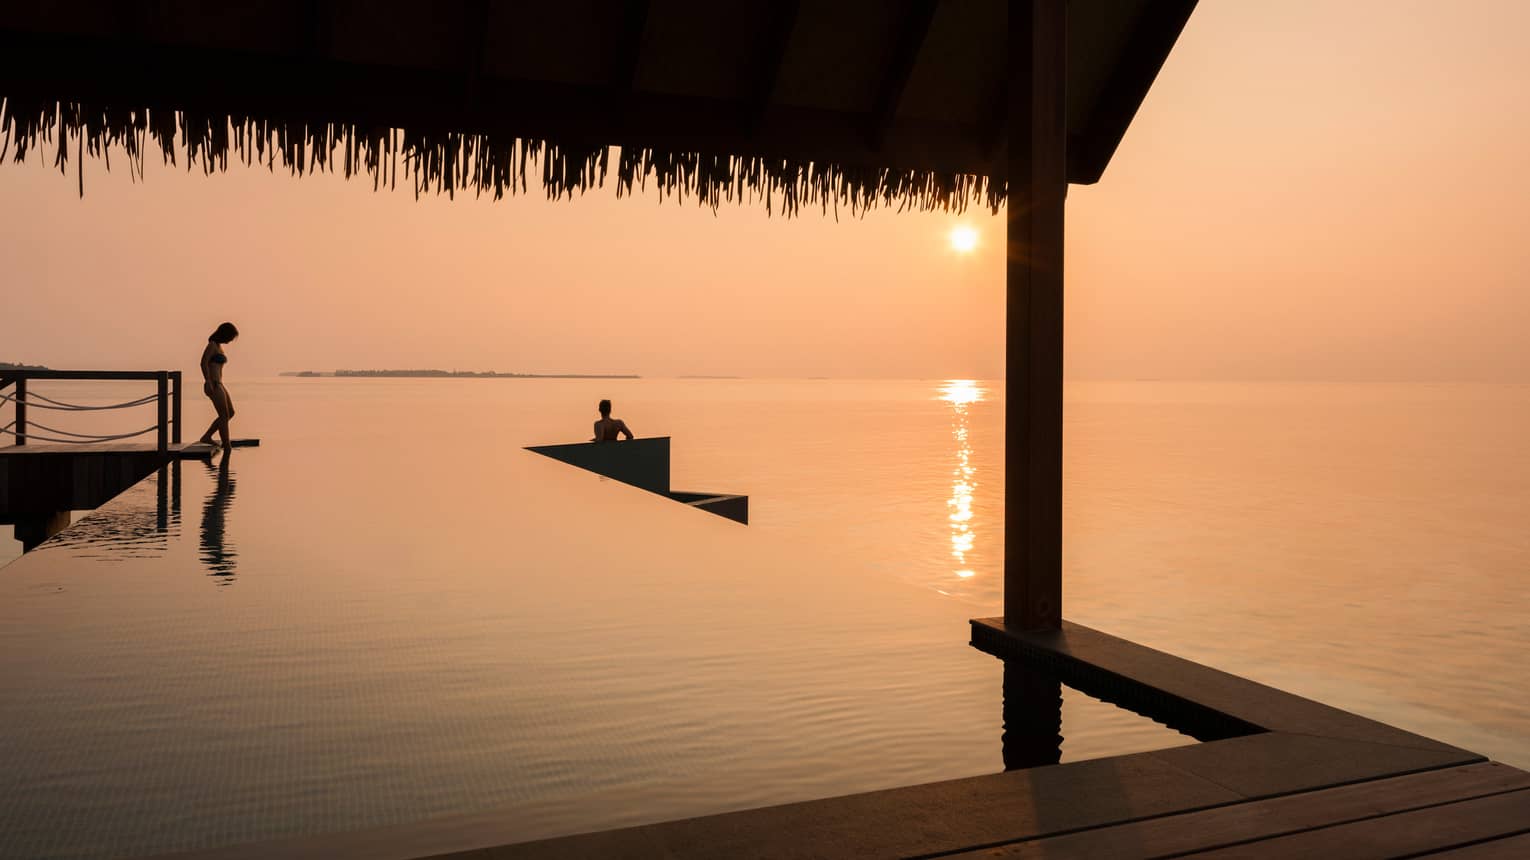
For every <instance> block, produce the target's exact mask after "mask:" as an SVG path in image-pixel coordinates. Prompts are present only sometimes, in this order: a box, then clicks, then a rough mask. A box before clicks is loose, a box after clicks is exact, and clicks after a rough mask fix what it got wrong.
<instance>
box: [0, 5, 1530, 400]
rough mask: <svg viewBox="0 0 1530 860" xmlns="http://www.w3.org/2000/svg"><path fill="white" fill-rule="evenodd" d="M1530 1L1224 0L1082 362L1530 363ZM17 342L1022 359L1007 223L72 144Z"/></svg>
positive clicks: (1512, 371) (1218, 367)
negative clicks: (973, 235) (1010, 296)
mask: <svg viewBox="0 0 1530 860" xmlns="http://www.w3.org/2000/svg"><path fill="white" fill-rule="evenodd" d="M1526 32H1530V4H1527V3H1521V2H1517V0H1505V1H1504V2H1492V0H1476V2H1462V3H1459V4H1451V5H1448V6H1447V5H1442V4H1439V3H1437V2H1422V0H1407V2H1397V0H1342V2H1319V0H1301V2H1296V0H1282V2H1280V3H1263V2H1261V3H1250V2H1241V0H1204V2H1202V3H1201V5H1200V8H1199V9H1198V10H1197V11H1196V13H1195V15H1194V16H1193V17H1192V18H1191V21H1190V24H1189V26H1188V28H1187V29H1186V32H1185V34H1184V36H1183V37H1182V38H1181V40H1180V43H1179V45H1178V47H1177V48H1176V50H1175V53H1174V54H1173V56H1171V57H1170V59H1169V62H1168V64H1167V66H1166V67H1165V69H1164V71H1163V73H1162V74H1161V76H1160V77H1159V80H1158V83H1157V85H1156V86H1155V88H1154V90H1153V92H1152V93H1151V94H1150V95H1149V97H1148V100H1147V102H1146V104H1145V105H1144V107H1143V110H1142V112H1141V113H1139V115H1138V117H1137V121H1136V123H1135V124H1134V125H1133V127H1132V129H1131V130H1130V131H1129V132H1128V133H1127V137H1126V140H1125V142H1124V143H1123V145H1122V147H1121V149H1120V151H1119V152H1118V153H1117V155H1116V158H1115V160H1114V161H1113V162H1112V164H1111V166H1110V168H1109V169H1108V170H1107V171H1106V173H1105V177H1104V180H1103V181H1102V182H1101V183H1100V184H1099V185H1097V186H1093V187H1075V188H1073V189H1072V192H1071V194H1070V198H1069V224H1068V231H1069V232H1068V267H1069V270H1068V337H1069V346H1068V356H1067V358H1068V373H1069V375H1070V376H1072V377H1075V378H1139V377H1149V378H1165V377H1166V378H1234V379H1250V378H1259V379H1265V378H1296V379H1378V378H1379V379H1431V380H1433V379H1514V380H1530V348H1527V346H1526V337H1525V334H1524V333H1525V332H1527V331H1530V289H1527V288H1530V243H1527V242H1526V241H1525V238H1524V233H1525V227H1524V224H1525V223H1526V220H1527V219H1526V216H1527V214H1530V212H1527V209H1530V157H1526V155H1525V151H1526V149H1527V145H1526V144H1527V140H1530V98H1526V96H1525V90H1526V85H1527V83H1530V58H1527V57H1530V54H1527V52H1524V51H1523V50H1522V49H1521V45H1520V40H1521V39H1522V37H1523V34H1524V33H1526ZM0 201H4V204H5V205H4V206H0V258H3V274H0V278H3V281H0V283H4V285H5V287H4V301H3V302H0V360H9V361H30V362H41V363H45V364H49V365H52V366H56V367H81V368H87V367H88V368H135V369H148V368H159V367H174V366H179V367H182V368H185V369H187V370H194V368H195V362H196V358H197V355H198V353H199V351H200V349H201V345H202V343H203V340H204V338H205V337H206V334H207V333H208V332H209V331H210V330H211V329H212V327H213V326H214V325H215V324H216V323H217V322H219V321H221V320H223V319H225V318H227V319H232V320H234V321H235V322H236V323H238V325H239V326H240V328H241V329H243V330H244V332H245V336H244V337H243V338H241V339H240V341H239V342H238V343H237V344H236V345H235V346H234V347H233V348H232V349H231V354H232V357H233V363H232V364H231V365H230V376H231V378H237V377H238V376H240V375H255V374H267V373H275V372H277V371H281V370H300V369H321V370H329V369H334V368H337V367H347V368H353V367H443V368H454V367H455V368H464V369H497V370H503V371H509V370H515V371H533V372H535V371H541V372H551V371H576V372H600V371H613V372H633V373H641V374H644V375H654V376H662V375H677V374H739V375H759V376H917V377H964V376H984V377H988V376H1000V375H1002V373H1003V327H1002V312H1003V271H1002V258H1001V251H1002V221H1001V219H999V218H994V217H991V216H988V215H987V214H986V213H981V214H969V215H968V216H967V217H966V218H964V219H961V220H962V221H963V222H964V223H968V224H971V225H973V226H975V227H977V228H978V229H979V230H980V231H981V243H980V245H979V247H978V250H977V251H976V252H975V253H973V254H971V255H968V256H961V255H957V254H955V253H953V252H952V251H951V250H950V248H949V246H948V243H947V240H946V234H947V232H948V231H949V229H950V228H951V226H952V225H953V224H954V223H956V222H957V220H958V219H956V218H954V217H953V216H949V215H943V214H933V215H908V214H904V215H897V214H894V213H875V214H872V215H870V216H868V217H866V218H865V219H861V220H852V219H848V218H847V219H845V220H842V221H840V222H838V223H835V222H834V221H833V220H832V219H829V218H823V217H820V216H818V215H816V214H814V215H808V216H805V217H800V218H798V219H795V220H786V219H782V218H779V217H778V218H766V217H765V214H764V211H763V209H754V208H738V207H728V208H723V209H722V210H720V211H719V212H718V213H717V214H715V215H714V214H713V213H712V212H710V211H707V210H698V209H696V208H695V207H694V206H677V205H675V204H673V203H664V204H662V205H661V204H659V203H658V202H657V199H656V198H654V197H646V198H643V197H640V198H638V199H636V200H633V199H624V200H616V199H615V197H614V192H613V190H612V189H611V188H607V189H605V190H603V191H599V192H594V193H592V194H591V195H588V196H586V197H585V198H582V199H580V200H577V201H575V202H573V203H568V202H562V203H548V202H546V201H544V200H542V199H541V197H540V196H538V195H535V194H533V195H531V196H528V197H524V198H516V199H511V200H507V201H502V202H500V203H497V204H495V203H488V202H477V201H471V200H458V201H455V202H451V201H447V200H445V199H434V198H432V199H428V200H424V201H421V202H416V201H415V200H414V199H413V197H412V196H411V195H410V194H408V193H404V192H396V193H391V194H389V193H381V194H374V193H373V192H372V191H371V186H370V184H369V183H367V182H361V181H358V182H352V183H346V182H345V181H343V180H341V179H339V178H337V177H322V178H318V179H304V180H294V179H291V178H288V177H287V176H286V175H285V174H278V175H275V176H273V175H270V174H267V173H265V172H263V171H258V170H248V169H244V168H233V169H231V172H230V173H228V174H225V175H220V176H215V177H213V178H210V179H209V178H204V177H202V176H201V175H200V174H196V175H191V176H188V175H186V174H185V173H184V172H183V171H177V170H174V169H168V168H165V169H151V170H150V171H149V176H148V180H147V182H145V183H141V184H138V185H134V184H133V183H132V182H131V181H130V180H129V178H128V175H127V173H126V171H125V170H121V169H119V170H117V171H114V172H113V173H111V174H107V173H106V172H105V171H104V167H103V166H102V165H101V164H100V163H99V162H91V163H90V164H88V165H87V171H86V196H85V198H84V200H80V199H78V198H77V197H76V195H75V178H74V175H73V169H72V168H71V170H70V172H69V175H68V176H65V177H61V176H60V175H59V174H58V173H57V172H56V171H50V170H49V169H48V168H47V167H46V164H45V163H44V161H43V160H42V159H37V160H34V161H32V162H29V163H28V164H26V165H22V166H17V165H13V164H10V163H6V164H5V165H0Z"/></svg>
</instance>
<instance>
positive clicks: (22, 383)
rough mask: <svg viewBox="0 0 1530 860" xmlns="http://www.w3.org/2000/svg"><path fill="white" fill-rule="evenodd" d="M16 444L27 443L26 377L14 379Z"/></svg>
mask: <svg viewBox="0 0 1530 860" xmlns="http://www.w3.org/2000/svg"><path fill="white" fill-rule="evenodd" d="M16 444H17V445H25V444H27V378H26V377H25V376H23V377H20V378H18V379H17V380H16Z"/></svg>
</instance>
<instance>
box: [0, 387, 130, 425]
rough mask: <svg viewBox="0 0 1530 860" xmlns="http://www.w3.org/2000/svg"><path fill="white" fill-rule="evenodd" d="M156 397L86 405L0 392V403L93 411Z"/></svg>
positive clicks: (34, 395) (35, 407) (31, 395)
mask: <svg viewBox="0 0 1530 860" xmlns="http://www.w3.org/2000/svg"><path fill="white" fill-rule="evenodd" d="M158 399H159V395H158V394H149V395H146V396H144V397H140V398H138V399H137V400H127V401H124V402H122V403H111V404H107V405H105V406H87V405H84V404H80V403H64V402H63V401H61V400H54V399H53V398H51V397H44V396H42V395H41V394H38V393H36V392H31V393H28V394H27V395H26V397H25V398H24V399H23V398H22V397H21V395H17V394H5V393H0V403H7V402H25V403H26V404H27V405H28V406H31V407H32V408H34V409H56V410H60V411H64V412H95V411H99V410H104V409H128V408H130V407H133V406H142V405H143V404H145V403H153V402H154V401H155V400H158ZM39 401H40V402H39ZM50 404H51V405H50ZM39 426H41V425H39Z"/></svg>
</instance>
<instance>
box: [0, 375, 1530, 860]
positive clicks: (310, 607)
mask: <svg viewBox="0 0 1530 860" xmlns="http://www.w3.org/2000/svg"><path fill="white" fill-rule="evenodd" d="M57 388H58V389H59V390H60V391H61V392H65V393H69V394H73V395H75V396H76V397H78V398H81V399H89V398H90V397H93V396H99V398H100V399H112V398H111V396H110V395H112V394H113V393H114V390H112V389H108V388H106V387H99V388H91V387H89V386H74V387H65V386H63V385H59V386H57ZM234 392H235V397H236V399H237V400H238V407H239V417H238V419H236V422H237V424H238V425H240V430H241V432H242V433H244V434H250V435H259V436H260V437H262V438H263V440H264V445H263V447H261V448H260V449H255V450H242V451H238V452H236V453H235V454H234V455H233V458H232V459H231V460H230V461H229V463H228V464H227V468H226V469H222V470H220V469H219V468H216V467H210V466H205V465H202V464H198V463H186V464H183V466H182V467H181V469H180V470H179V475H178V476H177V475H175V474H173V473H170V472H167V473H166V474H165V475H164V477H163V481H159V480H150V481H148V482H146V483H145V484H142V485H140V486H139V487H138V488H136V489H135V490H133V491H131V493H130V494H128V495H125V496H124V497H121V498H119V500H118V501H117V502H115V503H113V505H111V506H110V507H109V508H108V509H106V510H103V511H102V512H100V513H98V514H96V515H93V516H90V517H86V518H85V519H83V520H81V521H80V522H79V523H77V524H76V525H75V526H74V527H72V528H71V529H70V530H69V531H67V532H65V533H64V534H63V535H60V536H59V538H56V539H55V540H54V541H52V542H50V543H49V544H47V545H45V547H44V548H43V549H40V550H39V551H37V552H35V553H32V554H29V555H28V556H26V557H25V558H24V559H23V560H21V561H19V562H17V563H15V564H12V565H9V566H7V567H4V568H0V761H5V762H7V767H6V768H4V769H3V770H0V800H3V802H0V856H6V857H33V856H50V857H111V856H130V855H133V854H139V853H146V852H152V851H166V850H172V849H181V848H195V847H203V846H215V845H223V844H233V843H240V842H250V841H256V840H262V839H270V838H276V837H282V836H294V835H305V834H314V833H324V832H331V831H339V830H352V829H361V828H367V827H376V826H382V825H390V824H397V823H404V822H410V821H417V820H421V819H425V818H429V817H432V816H439V815H445V814H451V813H461V812H472V811H475V810H496V811H497V812H498V814H500V816H501V818H502V820H505V821H508V822H510V823H511V824H512V825H513V826H514V827H515V828H516V832H517V834H518V835H519V836H520V837H521V838H527V839H530V838H537V837H541V836H548V835H556V834H561V833H569V832H578V831H583V830H591V829H600V828H606V827H612V826H619V825H624V824H632V823H639V822H645V821H654V820H662V819H667V818H674V817H679V816H687V815H697V814H704V813H708V812H717V811H723V810H728V809H738V808H746V807H751V806H758V805H762V804H769V803H779V802H786V801H792V800H801V799H807V798H812V797H823V796H829V795H834V794H842V793H846V792H853V791H864V790H870V789H875V788H883V787H888V786H894V785H903V784H910V783H915V782H924V781H930V780H936V779H944V778H952V777H959V776H968V775H973V774H980V773H990V772H994V771H997V770H1000V769H1001V767H1002V765H1001V759H1000V745H999V737H1000V731H1001V726H1000V702H1001V671H1000V665H999V664H998V662H997V661H995V660H993V659H992V658H989V657H987V656H985V655H983V654H980V653H978V652H976V651H974V650H972V649H970V648H969V647H967V646H966V644H965V642H966V636H967V630H966V626H967V619H969V618H971V617H974V616H982V615H994V614H998V612H999V600H1000V590H999V577H1000V570H1001V567H1002V563H1003V555H1002V546H1001V543H1002V528H1003V520H1002V495H1001V494H1002V486H1003V439H1002V436H1003V414H1002V412H1003V404H1002V397H1003V390H1002V384H1001V383H999V384H995V383H986V382H973V383H940V382H840V381H781V382H772V381H737V380H682V381H664V380H630V381H629V380H622V381H605V382H599V381H561V380H336V379H317V380H302V379H283V380H269V381H243V380H241V381H238V382H237V383H236V385H235V387H234ZM602 396H609V397H612V398H614V399H615V400H616V402H617V409H616V414H617V415H618V416H620V417H623V418H625V419H626V420H627V421H628V423H629V424H631V425H632V426H633V428H634V429H635V430H636V431H637V432H638V433H639V434H641V435H664V434H667V435H671V436H672V437H673V438H674V442H673V444H674V472H675V473H674V486H675V487H676V489H695V490H715V491H721V492H744V493H748V494H749V495H750V496H751V525H749V526H747V527H744V526H740V525H737V524H734V523H732V522H729V521H727V520H724V519H721V518H718V517H713V516H710V515H708V514H705V513H701V512H698V511H694V510H690V509H687V508H685V507H683V506H680V505H677V504H674V503H671V502H668V501H666V500H664V499H661V498H659V497H656V496H652V495H649V494H646V493H643V492H641V491H639V490H635V489H632V488H629V487H626V486H623V485H620V484H616V483H613V482H610V481H605V480H602V479H600V478H598V477H596V476H593V475H589V474H587V473H584V472H580V471H578V470H574V469H571V468H569V467H567V466H563V465H561V464H559V463H556V462H554V461H551V460H547V459H545V458H541V457H537V456H536V455H533V454H530V453H527V452H524V451H522V450H520V446H522V445H526V444H535V443H543V442H558V441H572V440H577V439H579V438H583V435H587V428H588V425H589V423H590V421H591V420H593V416H592V414H591V413H592V412H593V404H594V401H595V400H596V399H598V398H599V397H602ZM1068 397H1069V402H1068V411H1067V437H1066V438H1067V445H1068V448H1067V453H1066V469H1065V480H1066V484H1067V495H1066V497H1065V502H1066V508H1065V531H1066V535H1067V547H1066V553H1065V564H1066V567H1067V578H1066V581H1065V585H1066V589H1067V592H1066V598H1065V599H1066V607H1067V610H1066V611H1067V615H1068V616H1069V617H1070V618H1072V619H1073V620H1075V621H1079V622H1081V623H1085V624H1089V625H1092V626H1096V627H1099V628H1101V629H1104V630H1106V631H1108V632H1112V633H1115V634H1118V635H1122V636H1126V637H1128V638H1131V639H1135V640H1138V641H1141V642H1143V643H1145V644H1148V645H1152V646H1154V647H1158V648H1163V649H1165V650H1168V651H1171V652H1174V653H1177V654H1180V655H1182V656H1186V657H1190V658H1192V659H1198V660H1201V661H1204V662H1207V663H1210V664H1212V665H1214V666H1217V667H1219V668H1223V669H1227V670H1230V671H1234V672H1238V673H1240V674H1245V675H1249V676H1251V677H1254V678H1256V679H1258V680H1262V681H1265V682H1268V683H1272V684H1275V685H1277V686H1280V687H1283V688H1286V689H1289V690H1291V691H1293V692H1297V693H1300V694H1304V695H1309V696H1313V697H1316V698H1319V699H1322V700H1324V701H1327V702H1330V703H1332V704H1336V705H1339V706H1341V707H1345V708H1348V709H1351V710H1354V711H1357V712H1360V713H1363V714H1366V715H1368V716H1372V717H1375V718H1378V719H1381V720H1384V721H1387V722H1390V723H1394V724H1396V725H1399V726H1402V727H1405V728H1408V729H1411V730H1414V731H1418V732H1420V733H1423V734H1426V735H1430V736H1433V737H1438V738H1440V739H1443V740H1446V741H1450V742H1453V743H1456V744H1459V745H1461V746H1465V747H1468V748H1471V749H1474V750H1477V751H1479V752H1483V753H1485V754H1488V755H1491V756H1494V757H1497V758H1501V759H1504V760H1507V761H1509V762H1511V763H1515V764H1519V765H1521V766H1526V765H1530V712H1527V709H1526V705H1527V704H1530V702H1527V698H1526V694H1525V692H1524V691H1525V690H1526V689H1527V688H1530V668H1527V667H1526V665H1525V663H1524V661H1523V660H1522V655H1523V654H1524V653H1525V645H1526V644H1530V631H1527V627H1526V625H1524V624H1523V623H1522V619H1523V617H1524V614H1525V609H1526V605H1527V603H1526V599H1527V597H1530V594H1527V592H1530V532H1527V531H1526V530H1525V529H1524V515H1525V512H1526V510H1527V509H1530V457H1527V456H1526V455H1525V453H1524V452H1523V450H1522V441H1521V440H1523V439H1524V438H1530V388H1527V387H1510V386H1391V387H1386V386H1344V385H1334V386H1320V385H1319V386H1311V385H1306V386H1303V385H1242V386H1240V385H1188V384H1184V385H1181V384H1164V383H1123V384H1088V385H1075V386H1072V387H1071V388H1070V390H1069V394H1068ZM202 407H203V404H201V403H197V404H195V408H188V425H195V424H197V423H198V421H201V422H203V423H205V421H206V420H207V417H205V416H203V414H202V413H203V412H204V411H205V409H203V408H202ZM71 426H74V425H71ZM0 558H3V557H0ZM1063 733H1064V735H1065V736H1066V740H1065V742H1064V748H1063V754H1064V759H1065V760H1076V759H1080V758H1089V757H1094V756H1098V755H1106V754H1113V753H1118V752H1125V751H1135V750H1141V749H1151V748H1157V747H1162V746H1169V745H1175V744H1180V743H1186V742H1188V740H1187V739H1185V738H1182V737H1180V736H1177V735H1175V734H1173V733H1171V732H1168V731H1167V730H1165V729H1163V728H1161V727H1159V726H1156V725H1154V724H1152V723H1150V722H1147V721H1145V720H1141V719H1139V718H1136V717H1134V716H1132V715H1130V714H1126V713H1124V712H1122V711H1119V710H1116V709H1114V708H1111V707H1109V706H1107V705H1102V704H1100V703H1097V702H1093V701H1092V700H1089V699H1087V698H1086V697H1082V696H1077V695H1072V694H1069V695H1067V696H1066V697H1065V706H1064V726H1063Z"/></svg>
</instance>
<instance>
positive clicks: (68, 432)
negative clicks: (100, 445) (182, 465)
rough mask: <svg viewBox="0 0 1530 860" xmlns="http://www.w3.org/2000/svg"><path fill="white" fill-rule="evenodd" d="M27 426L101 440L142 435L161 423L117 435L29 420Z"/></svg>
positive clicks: (156, 428)
mask: <svg viewBox="0 0 1530 860" xmlns="http://www.w3.org/2000/svg"><path fill="white" fill-rule="evenodd" d="M27 426H28V427H36V428H38V429H40V430H46V431H48V432H49V433H57V434H58V435H60V436H73V437H75V438H76V439H95V440H101V441H105V440H107V439H126V438H128V437H129V436H142V435H143V434H145V433H147V432H149V430H158V429H159V424H158V423H157V422H156V423H154V424H152V425H150V426H149V428H148V430H139V431H138V432H137V433H118V434H116V435H104V436H103V435H97V434H94V433H74V432H72V431H69V430H60V429H58V428H57V427H49V426H48V425H46V424H39V423H37V422H36V421H28V422H27ZM27 435H31V433H30V431H29V432H28V434H27Z"/></svg>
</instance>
